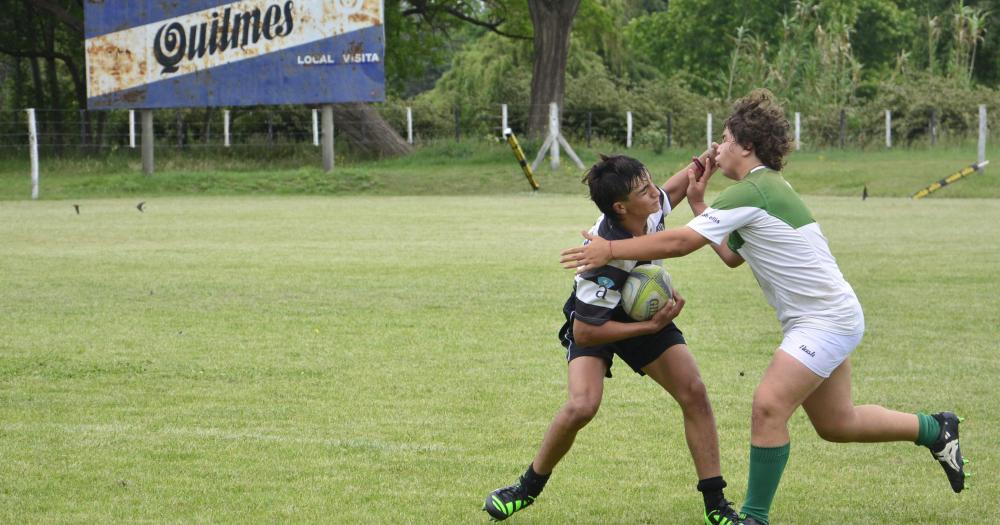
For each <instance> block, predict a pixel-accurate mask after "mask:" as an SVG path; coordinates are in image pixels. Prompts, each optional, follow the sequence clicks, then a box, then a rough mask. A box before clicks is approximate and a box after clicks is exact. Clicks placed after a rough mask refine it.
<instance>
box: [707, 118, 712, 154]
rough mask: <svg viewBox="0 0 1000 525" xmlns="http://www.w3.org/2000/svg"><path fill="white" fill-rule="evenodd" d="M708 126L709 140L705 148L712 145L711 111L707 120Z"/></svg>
mask: <svg viewBox="0 0 1000 525" xmlns="http://www.w3.org/2000/svg"><path fill="white" fill-rule="evenodd" d="M706 128H707V132H708V133H707V135H706V137H707V138H708V140H707V145H706V146H705V148H706V149H710V148H711V147H712V114H711V113H709V114H708V120H707V124H706Z"/></svg>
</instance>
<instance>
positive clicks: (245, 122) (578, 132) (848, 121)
mask: <svg viewBox="0 0 1000 525" xmlns="http://www.w3.org/2000/svg"><path fill="white" fill-rule="evenodd" d="M376 107H377V109H378V112H379V114H380V115H381V116H382V118H384V119H385V120H386V121H387V122H388V123H390V124H391V125H392V127H393V128H394V129H395V130H396V131H397V132H398V133H399V134H400V136H401V137H402V138H403V139H404V140H407V141H408V142H410V143H411V144H415V145H418V146H419V145H422V144H427V143H432V142H437V141H442V140H454V141H462V140H478V139H485V138H489V139H490V140H496V139H499V138H500V137H501V136H502V131H503V128H504V127H506V126H509V127H511V128H513V130H514V132H515V133H523V130H524V128H525V126H526V122H527V114H528V106H527V105H513V104H511V105H497V106H493V107H478V108H476V107H463V106H455V107H452V108H434V107H419V106H418V107H413V106H405V105H402V104H381V105H377V106H376ZM977 112H978V108H970V110H969V117H968V119H967V121H966V122H963V123H962V124H961V125H958V126H956V125H954V123H952V125H951V126H949V127H944V126H942V123H941V122H940V120H939V116H938V114H937V112H935V111H933V110H932V111H930V112H929V113H928V114H927V115H926V122H925V123H924V124H923V125H922V126H918V125H915V124H914V118H913V116H912V115H910V116H908V117H907V122H905V123H901V121H900V120H899V119H895V120H894V119H893V115H892V112H891V110H884V111H881V112H879V114H878V115H868V118H863V117H864V116H861V117H860V118H859V116H858V115H856V114H854V116H852V117H851V118H848V115H849V114H850V113H852V111H851V110H841V111H840V112H839V119H837V120H836V121H835V122H831V120H834V119H833V118H830V116H829V115H821V116H818V117H817V116H807V115H802V114H801V113H794V117H793V119H791V120H793V122H794V133H795V144H796V145H797V147H801V146H808V147H851V146H855V147H858V146H863V147H871V146H874V145H876V144H878V142H880V140H878V141H877V140H876V138H875V137H881V136H883V135H884V137H885V142H884V144H885V147H893V146H894V144H893V142H895V143H896V144H904V145H912V144H914V143H923V144H927V145H930V146H933V145H936V144H937V142H938V141H939V140H940V139H941V138H942V137H943V136H950V137H958V138H971V137H974V136H977V134H978V133H979V131H980V130H979V128H980V127H981V126H982V123H978V122H977V121H978V120H979V119H978V118H976V117H978V115H977ZM317 113H318V111H317V110H316V109H313V108H308V107H296V106H275V107H265V108H232V109H221V108H207V109H184V110H169V109H168V110H154V111H153V114H154V119H153V126H154V135H155V136H156V139H157V141H156V145H157V148H165V147H166V148H178V149H204V148H209V149H211V148H226V147H229V148H243V149H251V150H260V149H262V148H264V149H267V148H276V147H281V146H289V145H314V146H315V145H319V119H318V117H317ZM35 115H36V119H37V124H36V125H37V133H38V145H39V148H40V150H41V154H42V155H43V156H46V155H53V154H55V155H58V154H60V153H71V152H74V151H76V152H85V153H86V152H90V151H99V150H102V149H106V148H124V147H137V143H136V141H137V140H138V139H137V137H138V136H139V126H138V119H139V112H131V111H128V110H112V111H55V110H47V109H36V110H35ZM789 116H790V117H791V116H792V115H789ZM883 116H884V121H882V118H883ZM880 121H881V122H880ZM560 122H561V131H562V134H563V135H564V136H566V137H567V138H568V139H569V140H570V141H571V142H572V143H573V144H575V145H581V146H582V145H587V146H590V145H591V144H592V143H593V142H595V141H602V142H607V143H612V144H618V145H621V146H625V147H632V146H642V147H654V148H671V147H681V146H682V147H700V146H702V145H704V144H706V142H707V141H708V140H709V139H711V138H714V139H715V140H718V136H716V135H718V134H719V133H720V132H721V129H722V121H721V119H720V118H719V117H718V116H717V115H713V114H712V113H710V112H702V113H697V112H687V113H685V114H671V113H661V114H656V113H651V112H649V111H646V112H640V111H635V112H633V111H625V112H621V113H612V112H607V111H596V110H595V111H591V110H586V109H564V110H562V111H561V114H560ZM505 123H506V126H505ZM976 124H979V125H976ZM367 127H368V126H367V124H366V122H364V121H361V120H355V121H344V120H340V121H337V122H335V129H344V128H354V129H355V130H356V131H357V130H360V132H359V133H353V134H352V137H353V138H354V140H355V141H357V140H358V137H361V139H360V140H361V142H362V143H364V142H365V141H370V142H375V141H376V139H377V137H375V136H374V135H370V134H368V133H366V128H367ZM914 127H918V128H922V129H917V130H916V131H917V132H914ZM988 128H989V126H988V125H987V129H988ZM338 133H339V132H338V131H335V134H338ZM894 138H895V141H894V140H893V139H894ZM900 138H902V140H900ZM28 144H29V137H28V119H27V112H26V110H0V155H6V154H9V153H10V151H11V150H16V149H21V150H24V149H26V148H27V147H28ZM338 146H345V144H338ZM348 147H349V145H348Z"/></svg>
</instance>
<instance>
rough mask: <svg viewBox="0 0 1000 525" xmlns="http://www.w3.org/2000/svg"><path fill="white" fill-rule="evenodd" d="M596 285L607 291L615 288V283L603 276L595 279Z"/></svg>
mask: <svg viewBox="0 0 1000 525" xmlns="http://www.w3.org/2000/svg"><path fill="white" fill-rule="evenodd" d="M597 284H599V285H601V286H602V287H604V288H608V289H614V287H615V282H614V281H612V280H611V278H610V277H605V276H603V275H602V276H600V277H598V278H597Z"/></svg>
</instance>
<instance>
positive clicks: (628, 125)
mask: <svg viewBox="0 0 1000 525" xmlns="http://www.w3.org/2000/svg"><path fill="white" fill-rule="evenodd" d="M625 147H626V148H631V147H632V112H631V111H626V112H625Z"/></svg>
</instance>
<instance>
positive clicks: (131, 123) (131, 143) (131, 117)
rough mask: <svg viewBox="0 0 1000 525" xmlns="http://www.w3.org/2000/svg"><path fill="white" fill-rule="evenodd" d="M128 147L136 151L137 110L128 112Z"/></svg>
mask: <svg viewBox="0 0 1000 525" xmlns="http://www.w3.org/2000/svg"><path fill="white" fill-rule="evenodd" d="M128 147H130V148H132V149H135V110H134V109H130V110H128Z"/></svg>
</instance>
